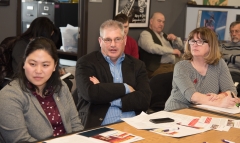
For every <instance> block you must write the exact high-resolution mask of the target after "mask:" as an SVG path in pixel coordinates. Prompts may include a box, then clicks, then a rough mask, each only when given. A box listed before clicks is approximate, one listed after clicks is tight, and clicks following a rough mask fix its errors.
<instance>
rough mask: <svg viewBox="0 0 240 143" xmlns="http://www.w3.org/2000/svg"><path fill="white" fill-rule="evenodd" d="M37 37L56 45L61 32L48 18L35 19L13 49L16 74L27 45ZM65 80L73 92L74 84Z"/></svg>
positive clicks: (13, 64) (13, 63) (18, 38)
mask: <svg viewBox="0 0 240 143" xmlns="http://www.w3.org/2000/svg"><path fill="white" fill-rule="evenodd" d="M36 37H45V38H49V39H51V40H52V41H53V42H54V43H55V45H56V44H57V43H58V40H59V30H58V28H57V27H56V26H55V25H54V24H53V22H52V21H51V20H50V19H49V18H47V17H38V18H36V19H34V20H33V21H32V22H31V24H30V26H29V28H28V29H27V30H26V31H25V32H24V33H23V34H22V35H20V36H19V37H17V41H16V43H15V45H14V47H13V51H12V68H13V72H14V73H16V71H17V70H18V68H19V67H18V66H19V63H20V62H21V61H22V59H23V55H24V52H25V49H26V47H27V44H28V43H29V42H30V41H31V39H34V38H36ZM20 68H21V67H20ZM63 80H64V82H65V83H67V85H68V87H69V90H70V91H71V88H72V86H73V83H72V82H71V81H70V80H69V79H67V78H65V79H63Z"/></svg>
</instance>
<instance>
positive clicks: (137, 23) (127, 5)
mask: <svg viewBox="0 0 240 143" xmlns="http://www.w3.org/2000/svg"><path fill="white" fill-rule="evenodd" d="M149 8H150V0H116V1H115V15H117V14H120V13H123V14H126V15H127V16H128V17H129V27H148V21H149V11H150V9H149ZM115 15H114V16H115Z"/></svg>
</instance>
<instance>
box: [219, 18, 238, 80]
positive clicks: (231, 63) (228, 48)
mask: <svg viewBox="0 0 240 143" xmlns="http://www.w3.org/2000/svg"><path fill="white" fill-rule="evenodd" d="M229 31H230V37H231V42H228V43H223V44H222V45H221V48H222V49H221V51H222V54H223V58H224V59H225V61H226V62H227V64H228V68H229V70H230V73H231V76H232V79H233V81H234V82H240V56H239V55H240V21H235V22H232V23H231V25H230V28H229ZM236 55H237V56H236Z"/></svg>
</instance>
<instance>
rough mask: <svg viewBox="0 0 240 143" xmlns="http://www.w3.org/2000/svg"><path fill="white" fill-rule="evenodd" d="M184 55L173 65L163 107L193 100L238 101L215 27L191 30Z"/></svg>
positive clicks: (222, 104) (227, 103) (219, 103)
mask: <svg viewBox="0 0 240 143" xmlns="http://www.w3.org/2000/svg"><path fill="white" fill-rule="evenodd" d="M183 58H184V60H183V61H179V62H178V63H176V65H175V67H174V73H173V82H172V85H173V88H172V92H171V95H170V97H169V98H168V100H167V102H166V104H165V109H164V110H166V111H171V110H176V109H181V108H188V107H189V106H192V105H196V104H205V105H211V106H217V107H223V108H227V107H232V106H235V104H236V103H239V102H240V99H239V98H237V97H236V94H237V91H236V87H235V86H234V84H233V80H232V78H231V75H230V73H229V70H228V67H227V64H226V63H225V61H224V60H223V59H221V53H220V50H219V47H218V39H217V36H216V34H215V33H214V31H212V30H211V29H209V28H206V27H200V28H196V29H195V30H193V31H192V32H191V33H190V34H189V36H188V44H186V45H185V51H184V54H183ZM232 94H233V95H232ZM232 96H234V98H233V97H232Z"/></svg>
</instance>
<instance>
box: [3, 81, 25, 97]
mask: <svg viewBox="0 0 240 143" xmlns="http://www.w3.org/2000/svg"><path fill="white" fill-rule="evenodd" d="M22 92H23V91H22V90H21V87H20V85H19V82H18V81H17V80H13V81H11V82H10V83H9V84H7V85H6V86H5V87H4V88H3V89H1V91H0V97H1V98H3V97H4V96H6V95H7V96H8V97H11V96H19V95H20V94H21V93H22Z"/></svg>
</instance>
